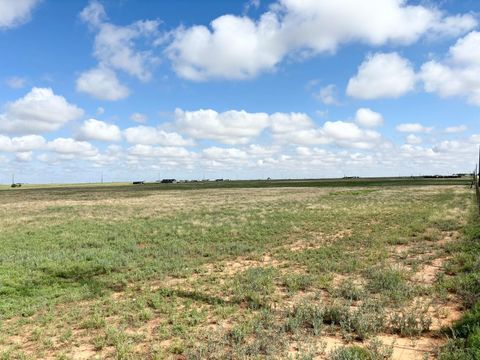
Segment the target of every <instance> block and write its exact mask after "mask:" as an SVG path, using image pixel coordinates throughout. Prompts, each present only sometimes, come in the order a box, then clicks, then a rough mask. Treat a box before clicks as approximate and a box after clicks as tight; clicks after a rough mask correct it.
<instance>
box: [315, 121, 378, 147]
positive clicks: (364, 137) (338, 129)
mask: <svg viewBox="0 0 480 360" xmlns="http://www.w3.org/2000/svg"><path fill="white" fill-rule="evenodd" d="M322 129H323V131H324V133H325V136H326V137H327V138H330V139H331V140H332V141H334V142H335V143H336V144H337V145H340V146H343V147H354V148H359V149H370V148H373V147H374V146H375V145H376V144H377V143H379V142H380V141H381V139H382V136H381V135H380V133H378V132H376V131H373V130H364V129H360V128H359V127H358V126H357V125H356V124H354V123H349V122H344V121H335V122H331V121H327V122H326V123H325V124H324V125H323V128H322Z"/></svg>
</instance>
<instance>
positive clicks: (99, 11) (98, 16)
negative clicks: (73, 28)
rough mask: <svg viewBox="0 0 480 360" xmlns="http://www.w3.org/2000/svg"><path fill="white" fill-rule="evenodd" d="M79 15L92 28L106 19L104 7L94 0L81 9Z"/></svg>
mask: <svg viewBox="0 0 480 360" xmlns="http://www.w3.org/2000/svg"><path fill="white" fill-rule="evenodd" d="M79 16H80V19H81V20H82V21H83V22H85V23H87V24H89V25H90V26H92V27H93V28H95V27H98V26H100V25H102V23H103V22H104V21H105V20H106V19H107V13H106V12H105V8H104V7H103V5H102V4H100V3H99V2H98V1H96V0H92V1H90V3H89V4H88V6H87V7H85V8H84V9H83V10H82V12H81V13H80V15H79Z"/></svg>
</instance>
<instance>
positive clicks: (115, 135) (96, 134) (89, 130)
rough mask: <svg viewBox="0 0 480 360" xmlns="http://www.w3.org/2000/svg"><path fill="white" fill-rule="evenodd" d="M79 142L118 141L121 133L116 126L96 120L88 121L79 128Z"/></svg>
mask: <svg viewBox="0 0 480 360" xmlns="http://www.w3.org/2000/svg"><path fill="white" fill-rule="evenodd" d="M78 138H79V139H80V140H99V141H120V140H121V139H122V132H121V131H120V129H119V128H118V126H116V125H113V124H107V123H105V122H103V121H100V120H96V119H89V120H87V121H85V122H84V123H83V125H82V126H81V127H80V131H79V136H78Z"/></svg>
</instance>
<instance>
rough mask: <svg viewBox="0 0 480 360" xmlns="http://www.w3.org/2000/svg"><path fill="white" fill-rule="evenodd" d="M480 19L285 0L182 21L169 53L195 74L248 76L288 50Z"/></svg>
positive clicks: (449, 30)
mask: <svg viewBox="0 0 480 360" xmlns="http://www.w3.org/2000/svg"><path fill="white" fill-rule="evenodd" d="M366 19H368V20H366ZM476 24H477V21H476V20H475V18H474V17H473V16H472V15H469V14H467V15H458V16H445V15H444V14H443V13H441V12H440V11H439V10H437V9H436V8H433V7H427V6H422V5H409V4H407V2H406V1H405V0H382V1H378V0H364V1H356V0H337V1H334V2H332V1H331V0H306V1H298V0H279V1H278V2H276V3H274V4H273V5H272V6H270V10H269V11H267V12H266V13H264V14H263V15H262V16H261V17H260V18H259V19H258V20H253V19H250V18H249V17H247V16H234V15H223V16H220V17H218V18H216V19H214V20H213V21H212V22H211V23H210V26H209V27H207V26H202V25H196V26H191V27H188V28H185V27H180V28H178V29H176V30H175V31H174V32H173V41H172V42H171V44H170V45H169V46H168V49H167V51H166V53H167V56H168V57H169V58H170V59H171V61H172V63H173V67H174V70H175V71H176V72H177V74H178V75H180V76H181V77H184V78H187V79H190V80H197V81H198V80H207V79H212V78H213V79H214V78H226V79H245V78H251V77H254V76H256V75H258V74H259V73H261V72H265V71H272V70H274V69H275V68H276V67H277V65H278V64H279V63H280V62H281V61H282V60H283V59H284V58H285V57H286V56H291V57H297V58H300V59H302V58H304V57H305V56H308V55H313V54H318V53H332V52H334V51H336V49H337V48H338V47H339V46H341V45H342V44H346V43H349V42H360V43H363V44H367V45H372V46H381V45H385V44H400V45H406V44H411V43H413V42H415V41H417V40H418V39H419V38H420V37H422V36H424V35H426V34H430V35H431V34H435V35H437V36H446V35H449V36H458V35H460V34H461V33H464V32H466V31H469V30H471V29H472V28H474V27H475V26H476Z"/></svg>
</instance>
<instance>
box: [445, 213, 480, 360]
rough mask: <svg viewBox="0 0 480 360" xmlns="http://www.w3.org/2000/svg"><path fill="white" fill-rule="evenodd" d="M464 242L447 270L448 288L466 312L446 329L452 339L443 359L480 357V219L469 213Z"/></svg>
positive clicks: (465, 359)
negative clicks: (449, 272) (459, 300)
mask: <svg viewBox="0 0 480 360" xmlns="http://www.w3.org/2000/svg"><path fill="white" fill-rule="evenodd" d="M464 233H465V236H464V238H463V241H461V242H459V243H457V244H455V246H453V247H452V249H451V251H452V252H453V253H454V254H455V256H454V258H453V260H452V261H451V263H450V264H449V270H450V271H451V272H452V273H454V274H455V275H456V276H455V277H454V279H453V280H452V281H450V282H449V283H448V287H449V288H450V289H451V290H452V291H454V292H455V293H456V294H457V295H458V296H459V297H460V298H461V300H462V302H463V304H464V306H465V308H466V309H468V311H467V312H466V313H465V315H464V317H463V318H462V319H461V320H459V321H458V322H457V323H455V324H454V325H453V326H452V327H451V328H450V329H448V330H446V332H447V334H448V335H449V336H450V338H451V340H450V341H449V342H448V343H447V345H446V346H445V347H444V349H443V351H442V352H441V355H440V359H442V360H473V359H478V358H480V257H479V254H480V219H479V215H478V213H477V209H474V210H473V211H472V214H471V215H470V219H469V224H468V226H466V227H465V230H464Z"/></svg>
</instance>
